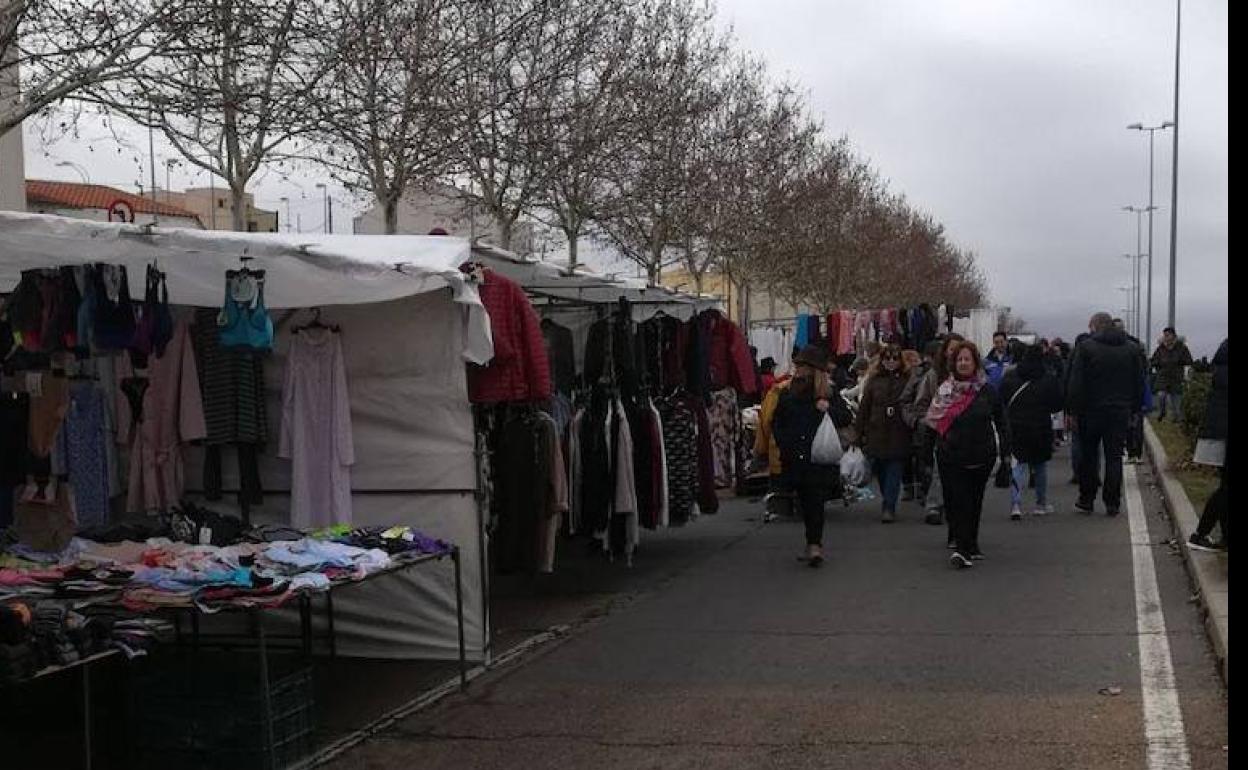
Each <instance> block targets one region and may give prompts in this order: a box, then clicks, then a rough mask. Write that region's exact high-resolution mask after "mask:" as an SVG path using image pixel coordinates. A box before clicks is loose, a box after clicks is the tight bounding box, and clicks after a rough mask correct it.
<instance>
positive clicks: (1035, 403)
mask: <svg viewBox="0 0 1248 770" xmlns="http://www.w3.org/2000/svg"><path fill="white" fill-rule="evenodd" d="M1063 398H1064V394H1063V392H1062V384H1061V382H1060V381H1059V380H1058V379H1057V377H1055V376H1053V373H1052V372H1051V371H1049V369H1048V368H1046V367H1045V361H1044V351H1043V349H1042V348H1041V347H1040V346H1038V345H1037V346H1033V347H1029V348H1028V349H1027V350H1026V351H1025V352H1024V353H1023V355H1022V357H1021V360H1020V361H1019V363H1018V366H1016V367H1015V368H1014V369H1013V370H1011V371H1010V372H1009V373H1008V374H1006V375H1005V379H1004V380H1003V381H1002V383H1001V400H1002V401H1004V402H1005V415H1006V418H1007V419H1008V420H1009V423H1010V447H1011V449H1012V450H1013V459H1014V463H1013V466H1014V467H1013V473H1012V479H1013V481H1012V483H1011V484H1010V518H1011V519H1012V520H1014V521H1018V520H1020V519H1022V518H1023V489H1024V485H1025V484H1026V482H1027V478H1028V472H1029V471H1030V475H1031V479H1032V481H1033V482H1034V484H1035V490H1036V507H1035V508H1034V509H1033V512H1034V513H1035V514H1036V515H1037V516H1043V515H1045V514H1048V513H1052V512H1053V507H1052V506H1051V505H1049V501H1048V490H1049V487H1048V478H1049V474H1048V466H1049V460H1051V459H1052V458H1053V413H1054V412H1057V411H1060V410H1061V408H1062V402H1063Z"/></svg>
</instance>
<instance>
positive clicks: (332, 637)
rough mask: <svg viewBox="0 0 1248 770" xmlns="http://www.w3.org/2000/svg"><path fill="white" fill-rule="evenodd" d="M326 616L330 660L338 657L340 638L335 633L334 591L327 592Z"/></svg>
mask: <svg viewBox="0 0 1248 770" xmlns="http://www.w3.org/2000/svg"><path fill="white" fill-rule="evenodd" d="M325 614H326V615H327V616H328V620H329V659H330V660H335V659H336V658H337V657H338V637H337V635H336V634H335V633H334V589H332V588H331V589H329V590H328V591H326V592H325Z"/></svg>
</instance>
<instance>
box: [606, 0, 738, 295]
mask: <svg viewBox="0 0 1248 770" xmlns="http://www.w3.org/2000/svg"><path fill="white" fill-rule="evenodd" d="M639 19H640V24H639V28H638V30H639V34H638V35H637V42H636V44H635V49H636V50H637V51H638V55H639V56H640V60H639V63H638V65H637V66H636V67H634V68H633V70H632V71H631V74H630V77H629V79H628V83H627V96H626V98H627V103H628V107H627V109H628V112H629V114H630V115H632V116H633V117H634V120H635V123H634V138H633V139H632V140H631V141H630V142H628V143H627V146H624V147H621V148H620V150H619V152H617V153H615V157H614V163H613V167H612V168H611V170H610V173H609V174H608V181H607V185H606V191H607V200H606V202H605V203H604V205H603V207H602V215H601V218H600V219H599V221H598V226H599V228H600V230H601V231H602V233H603V234H604V236H605V238H606V239H607V240H608V241H609V242H610V243H611V244H612V245H614V246H615V247H616V249H617V250H618V251H619V252H620V254H621V255H622V256H624V257H625V258H626V259H628V260H629V261H631V262H634V263H636V264H638V265H640V266H641V267H642V268H644V269H645V271H646V273H647V276H648V277H649V279H650V281H651V282H653V283H657V282H658V280H659V277H660V274H661V272H662V270H663V268H664V267H665V266H666V265H668V264H672V263H675V262H677V261H679V260H680V253H679V252H680V251H683V252H686V253H687V252H688V251H690V250H691V249H692V248H693V245H692V240H693V238H694V234H693V232H692V231H691V230H690V228H688V227H687V226H686V225H687V223H688V221H689V216H690V214H691V211H692V208H691V206H690V205H689V203H690V195H691V194H692V191H691V184H690V180H691V174H692V172H693V162H694V154H693V151H694V147H695V142H696V137H698V136H699V135H703V136H704V135H705V133H706V131H705V124H704V121H706V120H707V119H708V117H709V115H710V113H711V110H712V109H713V108H714V106H715V101H716V99H718V98H719V96H720V94H719V93H717V92H716V90H715V87H714V80H713V78H712V73H714V72H715V71H716V70H717V69H718V68H719V66H720V63H721V62H722V61H724V59H725V58H726V57H727V55H728V52H729V46H728V40H727V38H726V37H725V36H724V35H723V34H722V33H720V32H719V31H718V30H716V29H715V27H714V26H713V14H712V12H711V10H710V8H709V7H708V6H707V5H705V4H703V3H701V2H697V1H696V0H650V1H649V2H647V3H645V4H644V5H643V6H642V7H641V9H640V10H639ZM694 278H695V281H696V280H699V277H698V276H694ZM701 288H702V287H701V286H698V289H699V291H700V290H701Z"/></svg>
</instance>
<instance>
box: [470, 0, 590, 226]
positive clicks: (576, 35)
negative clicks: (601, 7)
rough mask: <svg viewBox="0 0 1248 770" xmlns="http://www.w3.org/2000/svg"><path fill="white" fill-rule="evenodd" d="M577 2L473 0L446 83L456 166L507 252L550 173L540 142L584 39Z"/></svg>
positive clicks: (548, 153)
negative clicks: (452, 116)
mask: <svg viewBox="0 0 1248 770" xmlns="http://www.w3.org/2000/svg"><path fill="white" fill-rule="evenodd" d="M582 5H583V4H582V3H574V2H551V0H495V1H493V2H490V1H487V0H472V2H471V3H470V7H471V13H470V19H469V22H468V23H467V24H465V25H464V27H463V31H462V34H461V35H460V37H459V40H458V44H459V45H460V46H461V49H462V53H461V55H459V56H457V57H456V62H457V64H458V66H457V68H456V70H455V72H454V73H453V77H452V78H451V82H452V83H453V86H454V87H453V89H452V91H451V94H450V100H451V102H452V103H453V104H454V105H456V107H457V109H458V117H457V120H456V139H457V141H456V147H457V148H458V150H459V153H458V156H457V158H456V161H457V163H456V166H457V170H458V172H459V173H461V174H463V175H464V176H465V177H467V179H468V180H469V181H470V183H471V184H472V186H473V190H472V192H473V193H474V194H476V195H479V196H480V202H481V205H482V206H483V207H484V208H485V210H486V211H488V212H489V213H490V215H491V217H492V218H493V219H494V223H495V228H496V230H497V234H498V239H499V241H500V242H499V245H500V246H502V247H503V248H505V249H510V248H511V246H512V234H513V231H514V228H515V226H516V223H517V221H518V220H519V219H520V217H521V215H523V214H526V213H531V212H532V211H533V210H534V209H535V208H536V207H537V199H538V196H539V195H540V194H541V192H542V191H543V190H545V189H547V186H548V185H547V182H548V175H549V173H550V169H551V168H552V162H551V144H550V142H549V141H547V139H548V137H549V135H550V132H551V127H552V121H553V120H554V116H555V114H556V110H557V107H558V104H559V94H560V84H561V83H562V82H564V78H565V75H566V73H567V72H569V71H570V68H571V67H572V66H573V65H574V63H575V62H578V61H580V60H581V59H582V51H583V49H584V47H585V46H586V45H587V44H588V40H589V37H590V36H589V35H588V33H587V28H586V27H585V26H584V25H579V26H578V24H577V23H576V21H577V20H578V19H580V18H582V16H581V15H580V9H581V7H582Z"/></svg>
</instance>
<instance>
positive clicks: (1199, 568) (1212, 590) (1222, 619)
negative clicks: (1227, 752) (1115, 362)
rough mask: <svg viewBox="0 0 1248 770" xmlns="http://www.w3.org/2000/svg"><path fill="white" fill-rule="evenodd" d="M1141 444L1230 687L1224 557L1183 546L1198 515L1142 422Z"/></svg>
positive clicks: (1153, 434)
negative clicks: (1158, 482) (1146, 451)
mask: <svg viewBox="0 0 1248 770" xmlns="http://www.w3.org/2000/svg"><path fill="white" fill-rule="evenodd" d="M1144 445H1145V447H1146V448H1147V450H1148V457H1149V461H1150V462H1151V464H1152V467H1153V473H1154V475H1155V476H1156V477H1157V479H1158V481H1160V482H1161V492H1162V498H1163V499H1164V500H1165V503H1166V511H1167V512H1168V513H1169V514H1170V519H1171V521H1172V522H1173V524H1174V527H1175V529H1176V530H1177V532H1178V535H1179V543H1178V545H1179V551H1180V552H1181V553H1182V554H1183V560H1184V561H1185V562H1186V563H1187V571H1188V574H1190V575H1191V576H1192V578H1193V581H1194V582H1195V583H1196V589H1197V592H1198V595H1199V597H1200V603H1201V606H1202V607H1203V608H1204V611H1205V630H1206V631H1207V632H1208V634H1209V639H1210V641H1211V642H1212V643H1213V651H1214V654H1215V655H1217V658H1218V672H1219V673H1220V674H1221V675H1222V682H1223V683H1224V684H1225V685H1226V686H1227V688H1228V689H1229V688H1230V669H1229V663H1230V657H1229V650H1230V642H1229V639H1230V618H1229V614H1228V606H1229V579H1228V576H1227V565H1226V562H1225V558H1226V557H1224V556H1222V555H1219V554H1213V553H1203V552H1196V551H1193V550H1192V549H1191V548H1188V547H1187V539H1188V538H1189V537H1191V536H1192V533H1193V532H1195V531H1196V525H1197V523H1198V522H1199V521H1200V515H1199V514H1197V513H1196V509H1195V508H1193V507H1192V502H1191V500H1189V499H1188V497H1187V492H1185V491H1184V490H1183V485H1182V484H1180V483H1179V480H1178V479H1176V478H1175V477H1174V474H1172V473H1170V460H1169V458H1167V457H1166V450H1165V449H1164V448H1162V446H1161V440H1160V439H1159V438H1157V434H1156V432H1154V431H1153V426H1152V424H1151V423H1149V422H1148V421H1147V420H1145V422H1144Z"/></svg>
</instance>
